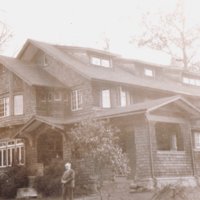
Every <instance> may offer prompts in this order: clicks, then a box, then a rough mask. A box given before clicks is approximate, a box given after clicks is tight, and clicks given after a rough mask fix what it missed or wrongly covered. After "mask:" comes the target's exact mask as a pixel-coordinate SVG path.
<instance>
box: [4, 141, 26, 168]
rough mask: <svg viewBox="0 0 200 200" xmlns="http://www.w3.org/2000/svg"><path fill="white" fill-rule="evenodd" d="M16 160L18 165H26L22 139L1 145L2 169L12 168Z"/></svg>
mask: <svg viewBox="0 0 200 200" xmlns="http://www.w3.org/2000/svg"><path fill="white" fill-rule="evenodd" d="M15 159H16V162H17V164H18V165H24V164H25V147H24V142H23V140H22V139H17V140H11V141H7V142H1V143H0V167H6V166H12V164H13V163H14V161H15Z"/></svg>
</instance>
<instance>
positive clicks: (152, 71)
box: [144, 69, 155, 77]
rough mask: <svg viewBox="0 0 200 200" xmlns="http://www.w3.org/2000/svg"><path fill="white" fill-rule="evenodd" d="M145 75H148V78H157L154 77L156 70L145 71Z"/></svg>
mask: <svg viewBox="0 0 200 200" xmlns="http://www.w3.org/2000/svg"><path fill="white" fill-rule="evenodd" d="M144 74H145V75H146V76H152V77H153V76H155V75H154V70H152V69H145V70H144Z"/></svg>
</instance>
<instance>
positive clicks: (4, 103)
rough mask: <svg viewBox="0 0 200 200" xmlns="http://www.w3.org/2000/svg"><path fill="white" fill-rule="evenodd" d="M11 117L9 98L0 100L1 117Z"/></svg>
mask: <svg viewBox="0 0 200 200" xmlns="http://www.w3.org/2000/svg"><path fill="white" fill-rule="evenodd" d="M6 116H9V98H8V97H6V98H3V99H0V117H6Z"/></svg>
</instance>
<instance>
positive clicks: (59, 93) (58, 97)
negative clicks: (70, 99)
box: [54, 92, 61, 101]
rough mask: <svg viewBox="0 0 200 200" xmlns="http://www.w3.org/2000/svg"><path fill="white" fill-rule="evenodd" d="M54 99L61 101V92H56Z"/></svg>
mask: <svg viewBox="0 0 200 200" xmlns="http://www.w3.org/2000/svg"><path fill="white" fill-rule="evenodd" d="M54 101H61V92H55V93H54Z"/></svg>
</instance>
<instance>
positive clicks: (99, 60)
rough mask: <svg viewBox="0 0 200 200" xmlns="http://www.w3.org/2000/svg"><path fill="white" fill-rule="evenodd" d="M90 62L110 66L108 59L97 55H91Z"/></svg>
mask: <svg viewBox="0 0 200 200" xmlns="http://www.w3.org/2000/svg"><path fill="white" fill-rule="evenodd" d="M92 64H93V65H99V66H103V67H108V68H109V67H111V65H110V60H108V59H103V58H98V57H92Z"/></svg>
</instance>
